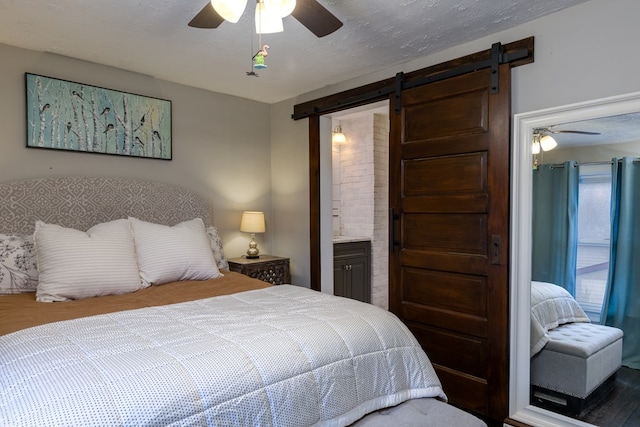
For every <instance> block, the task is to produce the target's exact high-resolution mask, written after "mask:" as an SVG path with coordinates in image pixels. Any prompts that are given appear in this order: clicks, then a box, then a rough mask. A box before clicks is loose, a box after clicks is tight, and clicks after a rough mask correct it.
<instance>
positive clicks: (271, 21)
mask: <svg viewBox="0 0 640 427" xmlns="http://www.w3.org/2000/svg"><path fill="white" fill-rule="evenodd" d="M282 31H284V26H283V25H282V17H280V15H279V14H278V11H277V10H276V9H275V8H270V7H269V6H268V4H267V3H263V2H258V3H257V4H256V33H258V34H271V33H280V32H282Z"/></svg>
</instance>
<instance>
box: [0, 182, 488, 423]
mask: <svg viewBox="0 0 640 427" xmlns="http://www.w3.org/2000/svg"><path fill="white" fill-rule="evenodd" d="M0 200H1V203H0V219H1V221H0V293H2V294H3V295H0V425H12V426H22V425H24V426H26V425H39V426H40V425H135V426H141V425H158V426H159V425H163V426H164V425H176V426H177V425H198V426H200V425H215V426H296V427H297V426H306V425H318V426H325V425H326V426H347V425H353V426H358V427H375V426H388V425H397V426H430V425H432V426H450V425H465V426H485V424H484V423H483V422H482V421H481V420H479V419H478V418H476V417H474V416H472V415H470V414H468V413H466V412H464V411H462V410H459V409H457V408H455V407H453V406H451V405H449V404H447V403H446V395H445V393H444V391H443V390H442V388H441V386H440V382H439V380H438V378H437V376H436V374H435V371H434V369H433V367H432V366H431V363H430V362H429V360H428V358H427V356H426V354H425V353H424V352H423V351H422V349H421V348H420V346H419V344H418V343H417V341H416V340H415V338H414V337H413V336H412V335H411V333H410V332H409V331H408V329H407V328H406V327H405V326H404V325H403V324H402V323H401V322H400V321H399V320H398V319H397V318H396V317H395V316H394V315H392V314H391V313H389V312H387V311H385V310H382V309H379V308H377V307H374V306H372V305H369V304H365V303H361V302H359V301H354V300H350V299H346V298H340V297H334V296H331V295H326V294H322V293H319V292H315V291H311V290H309V289H306V288H302V287H298V286H293V285H280V286H271V285H269V284H267V283H264V282H261V281H258V280H255V279H251V278H249V277H246V276H243V275H241V274H239V273H233V272H230V271H228V264H227V262H226V258H225V255H224V251H223V248H222V241H221V239H220V236H219V233H218V230H217V229H216V228H215V227H214V226H213V225H212V212H213V209H212V205H211V204H210V202H209V201H208V200H207V199H206V198H203V197H201V196H200V195H198V194H195V193H193V192H191V191H188V190H184V189H182V188H179V187H175V186H172V185H168V184H163V183H158V182H149V181H141V180H136V179H128V178H115V177H55V178H42V179H33V180H25V181H17V182H10V183H5V184H0ZM132 262H133V263H132Z"/></svg>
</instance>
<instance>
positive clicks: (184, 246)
mask: <svg viewBox="0 0 640 427" xmlns="http://www.w3.org/2000/svg"><path fill="white" fill-rule="evenodd" d="M129 221H130V222H131V227H132V228H133V236H134V240H135V247H136V253H137V255H138V266H139V269H140V277H141V278H142V281H143V282H144V283H145V285H147V286H148V285H159V284H162V283H167V282H175V281H178V280H208V279H216V278H218V277H222V274H220V271H219V270H218V267H217V266H216V261H215V259H214V257H213V251H212V250H211V246H210V244H209V237H208V236H207V233H206V231H205V228H204V223H203V222H202V219H200V218H195V219H192V220H190V221H185V222H181V223H180V224H177V225H174V226H173V227H169V226H166V225H161V224H153V223H150V222H145V221H141V220H139V219H136V218H129Z"/></svg>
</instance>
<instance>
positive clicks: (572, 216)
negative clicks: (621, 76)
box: [531, 114, 640, 422]
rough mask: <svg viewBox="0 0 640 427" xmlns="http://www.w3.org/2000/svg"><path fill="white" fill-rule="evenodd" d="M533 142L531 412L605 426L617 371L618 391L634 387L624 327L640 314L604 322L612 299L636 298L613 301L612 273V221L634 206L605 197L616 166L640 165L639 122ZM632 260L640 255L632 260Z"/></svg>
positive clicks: (609, 121)
mask: <svg viewBox="0 0 640 427" xmlns="http://www.w3.org/2000/svg"><path fill="white" fill-rule="evenodd" d="M532 139H533V146H532V152H533V168H532V170H533V172H532V173H533V191H532V197H533V203H532V220H533V222H532V245H533V246H532V271H531V277H532V281H533V282H532V290H531V292H532V293H531V310H532V317H531V322H532V328H531V331H532V335H531V339H532V342H531V345H532V348H531V355H532V358H531V384H532V389H531V390H532V396H531V403H532V404H534V405H536V406H540V407H542V408H547V409H550V410H553V411H557V412H559V413H562V414H565V415H569V416H572V417H575V418H577V419H579V420H582V421H587V422H596V421H598V420H599V419H598V418H596V416H595V415H594V411H595V410H596V409H598V415H597V417H602V414H603V412H604V411H606V408H607V406H606V405H607V402H609V399H611V398H613V397H614V396H615V390H616V376H617V374H618V370H619V369H620V366H621V365H622V364H624V365H626V368H624V369H623V370H622V371H621V372H620V377H621V378H619V379H618V382H622V381H628V380H629V379H630V380H633V379H634V375H633V374H634V369H632V368H633V367H640V366H635V363H634V361H635V360H637V359H639V358H638V356H636V354H635V353H636V350H637V349H638V348H640V347H638V346H637V345H636V346H635V348H634V343H633V342H632V340H633V338H631V339H629V338H628V339H627V341H629V342H627V343H626V344H627V345H625V351H624V354H623V345H622V336H623V330H624V329H627V331H628V330H629V329H631V328H633V327H634V325H633V324H632V323H630V322H628V321H626V322H625V320H624V318H625V317H636V316H637V315H638V314H640V310H634V309H633V308H628V309H627V308H622V310H626V311H627V313H626V314H622V315H618V313H615V312H611V313H610V315H609V316H607V315H606V310H605V315H604V316H603V306H604V305H606V304H607V301H609V303H608V307H609V308H610V309H612V308H613V306H612V304H611V299H612V297H613V298H620V297H623V298H634V297H635V296H636V291H635V290H634V289H625V290H624V291H623V292H621V291H617V292H616V288H620V287H621V286H622V287H625V288H626V287H627V286H626V283H622V284H621V285H620V284H618V285H617V286H616V280H618V281H619V279H618V278H617V277H616V275H614V274H612V273H614V270H615V268H613V267H614V266H612V265H611V261H612V260H615V259H616V256H614V254H615V252H616V245H612V242H613V241H614V240H615V237H614V236H612V235H611V231H612V223H613V224H615V223H619V219H618V220H616V219H615V218H612V217H611V212H622V211H625V209H626V210H628V211H629V212H631V213H632V212H634V211H636V212H637V211H638V207H633V206H632V207H629V206H616V203H615V202H616V201H617V198H616V197H614V198H613V201H614V204H613V205H612V203H611V202H612V197H611V195H612V188H613V187H612V184H614V183H615V181H616V178H617V177H615V178H614V175H616V173H617V172H616V171H618V170H619V169H620V168H619V167H618V162H619V161H620V163H621V164H622V159H624V158H630V159H631V164H632V165H633V161H634V160H635V159H637V158H638V157H640V115H638V114H625V115H618V116H611V117H605V118H599V119H593V120H588V121H580V122H572V123H563V124H560V125H556V126H553V127H548V128H542V129H536V130H534V133H533V137H532ZM614 162H615V165H614V164H613V163H614ZM634 169H638V170H639V171H638V172H634ZM634 173H638V175H639V176H640V167H639V168H633V167H632V168H631V170H630V171H629V172H628V174H629V175H630V178H629V179H630V180H631V181H633V180H634V177H633V174H634ZM635 180H638V181H639V182H640V179H638V178H635ZM620 202H624V201H623V200H621V201H620ZM629 202H632V203H634V202H635V198H630V200H629ZM622 232H623V233H624V234H626V233H628V232H629V230H627V231H624V230H623V231H622ZM625 250H633V247H628V248H625ZM617 255H618V257H617V258H618V261H619V259H620V257H619V255H620V254H617ZM639 258H640V252H635V253H633V254H632V255H631V259H639ZM623 268H624V270H625V271H624V272H623V273H622V274H623V275H624V278H623V279H622V281H623V282H626V281H628V280H633V277H635V275H637V273H634V272H633V271H629V268H631V269H632V270H633V267H629V266H625V267H623ZM620 269H621V268H620V266H618V270H620ZM638 277H640V276H638ZM610 278H611V281H610ZM540 282H542V283H540ZM609 283H611V285H609ZM639 284H640V283H639ZM543 285H544V286H543ZM554 288H555V289H554ZM615 308H616V310H619V309H620V307H615ZM609 311H611V310H609ZM616 326H617V327H616ZM536 331H537V332H536ZM626 335H627V337H629V336H630V335H631V336H632V335H634V334H633V333H629V332H627V334H626ZM623 356H624V359H623ZM618 388H619V387H618ZM609 406H611V407H612V405H610V404H609Z"/></svg>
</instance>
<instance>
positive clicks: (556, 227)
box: [531, 161, 578, 296]
mask: <svg viewBox="0 0 640 427" xmlns="http://www.w3.org/2000/svg"><path fill="white" fill-rule="evenodd" d="M532 229H533V230H532V231H533V236H532V241H533V247H532V251H533V255H532V272H531V277H532V279H533V280H536V281H541V282H549V283H555V284H556V285H559V286H562V287H563V288H565V289H566V290H567V291H569V293H570V294H571V295H574V296H575V294H576V274H575V273H576V259H577V253H578V168H577V166H576V162H575V161H568V162H565V163H564V164H563V165H541V166H539V167H538V169H536V170H534V171H533V227H532Z"/></svg>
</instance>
